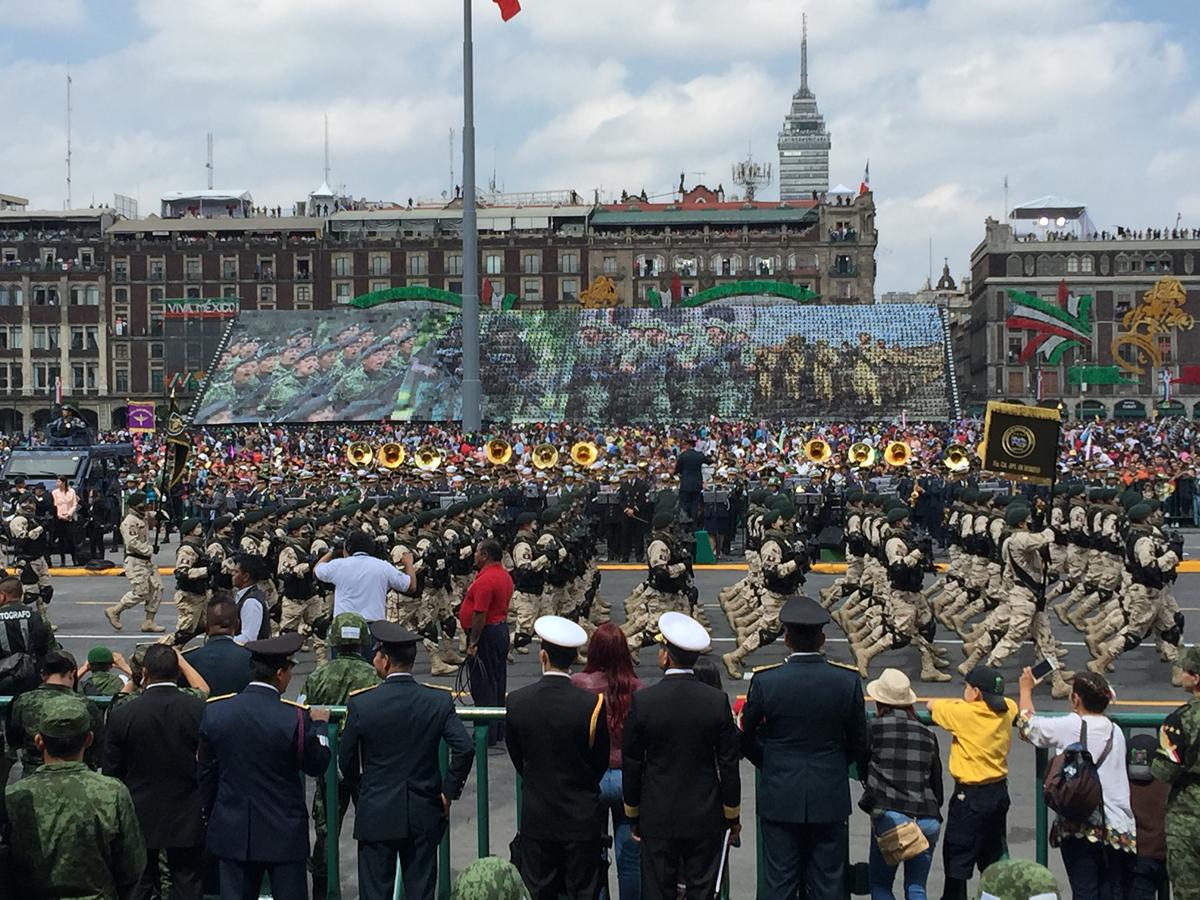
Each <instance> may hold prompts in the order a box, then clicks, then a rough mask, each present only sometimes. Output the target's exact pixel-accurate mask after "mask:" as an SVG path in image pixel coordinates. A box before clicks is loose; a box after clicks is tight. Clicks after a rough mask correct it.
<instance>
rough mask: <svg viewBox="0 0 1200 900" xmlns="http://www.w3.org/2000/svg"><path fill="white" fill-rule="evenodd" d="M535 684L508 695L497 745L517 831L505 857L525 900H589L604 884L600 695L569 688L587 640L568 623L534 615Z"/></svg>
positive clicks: (604, 751) (604, 729) (604, 737)
mask: <svg viewBox="0 0 1200 900" xmlns="http://www.w3.org/2000/svg"><path fill="white" fill-rule="evenodd" d="M533 628H534V631H535V632H536V633H537V636H538V637H539V638H540V639H541V643H542V647H541V651H540V653H539V654H538V655H539V658H540V660H541V664H542V673H543V674H542V678H541V680H539V681H535V682H534V683H533V684H531V685H528V686H526V687H523V688H521V689H520V690H517V691H513V692H512V693H511V694H509V695H508V706H507V715H506V717H505V723H506V724H505V732H504V733H505V743H506V744H507V745H508V755H509V756H510V757H511V758H512V762H513V766H514V767H515V768H516V770H517V774H518V775H520V776H521V778H522V779H523V781H522V790H521V810H520V822H521V831H520V833H519V834H518V835H517V839H516V840H515V841H514V847H513V857H514V860H515V861H516V863H517V868H518V869H519V870H520V872H521V878H522V879H524V881H525V885H526V887H527V888H529V895H530V900H560V898H562V897H565V898H567V900H595V898H596V897H597V896H598V895H599V893H600V888H601V887H602V885H603V884H604V881H605V879H604V865H603V858H602V854H603V832H604V809H603V807H602V806H601V804H600V779H601V777H602V776H603V775H604V773H605V771H606V770H607V769H608V723H607V717H606V716H605V714H604V695H603V694H599V695H597V694H593V693H591V692H590V691H585V690H584V689H583V688H580V687H576V686H575V685H573V684H572V683H571V678H570V668H571V665H572V664H573V663H574V662H575V659H576V657H577V656H578V654H579V648H580V647H582V646H583V645H584V644H586V643H587V633H586V632H585V631H584V630H583V629H582V628H580V627H579V626H578V625H576V624H575V623H574V622H572V621H570V620H569V619H564V618H562V617H560V616H542V617H541V618H539V619H538V620H537V621H536V622H535V623H534V626H533Z"/></svg>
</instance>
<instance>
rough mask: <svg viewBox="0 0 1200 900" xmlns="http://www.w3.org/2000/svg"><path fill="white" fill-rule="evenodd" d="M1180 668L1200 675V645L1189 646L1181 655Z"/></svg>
mask: <svg viewBox="0 0 1200 900" xmlns="http://www.w3.org/2000/svg"><path fill="white" fill-rule="evenodd" d="M1177 665H1178V666H1179V668H1180V669H1181V670H1183V671H1184V672H1191V673H1192V674H1193V675H1200V647H1188V648H1187V649H1185V650H1184V651H1183V653H1181V654H1180V655H1179V662H1178V663H1177Z"/></svg>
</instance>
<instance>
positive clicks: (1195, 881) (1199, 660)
mask: <svg viewBox="0 0 1200 900" xmlns="http://www.w3.org/2000/svg"><path fill="white" fill-rule="evenodd" d="M1180 668H1181V669H1182V670H1183V671H1184V672H1189V673H1192V674H1197V673H1200V648H1198V647H1189V648H1188V649H1187V650H1185V651H1184V652H1183V655H1182V657H1181V659H1180ZM1151 771H1153V772H1154V777H1155V778H1157V779H1159V780H1160V781H1165V782H1167V783H1168V784H1170V785H1171V795H1170V797H1169V799H1168V800H1167V829H1166V830H1167V871H1168V872H1169V873H1170V876H1171V892H1172V894H1173V896H1174V897H1175V900H1197V898H1200V778H1198V777H1197V776H1198V775H1200V696H1194V697H1192V699H1191V700H1189V701H1188V702H1187V703H1185V704H1184V705H1183V706H1180V707H1178V708H1177V709H1176V710H1175V711H1174V712H1172V713H1171V714H1170V715H1168V716H1167V718H1166V719H1165V720H1164V721H1163V726H1162V731H1161V732H1159V746H1158V752H1157V753H1156V754H1155V755H1154V761H1153V762H1152V763H1151Z"/></svg>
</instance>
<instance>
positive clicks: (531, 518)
mask: <svg viewBox="0 0 1200 900" xmlns="http://www.w3.org/2000/svg"><path fill="white" fill-rule="evenodd" d="M537 520H538V517H537V513H535V512H523V513H517V520H516V521H517V525H518V526H520V525H529V524H530V523H532V522H536V521H537Z"/></svg>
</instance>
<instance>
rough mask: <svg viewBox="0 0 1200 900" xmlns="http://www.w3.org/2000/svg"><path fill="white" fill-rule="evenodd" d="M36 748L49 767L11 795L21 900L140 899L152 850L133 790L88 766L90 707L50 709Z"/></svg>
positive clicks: (71, 700)
mask: <svg viewBox="0 0 1200 900" xmlns="http://www.w3.org/2000/svg"><path fill="white" fill-rule="evenodd" d="M34 740H35V741H36V744H37V750H38V752H39V753H40V754H41V756H42V763H43V764H42V766H41V767H40V768H39V769H38V770H37V771H36V772H35V773H33V774H32V775H30V776H29V777H27V778H23V779H21V780H20V781H18V782H17V783H16V784H14V785H13V786H12V787H10V788H8V790H6V791H5V792H4V802H5V806H6V808H7V810H8V827H7V830H8V835H7V836H6V837H7V842H8V844H9V846H10V847H11V849H12V873H11V877H12V882H13V885H14V887H15V890H14V894H13V896H16V897H113V898H119V900H126V898H129V897H132V896H133V894H134V891H136V890H137V886H138V881H139V880H140V879H141V877H142V872H143V870H144V869H145V868H146V845H145V842H144V840H143V838H142V830H141V827H140V826H139V825H138V819H137V814H136V812H135V811H134V808H133V799H132V798H131V797H130V796H129V789H128V788H126V787H125V785H124V784H122V783H121V782H120V781H118V780H117V779H115V778H109V777H107V776H105V775H101V774H99V773H98V772H92V771H90V770H89V769H88V767H87V765H86V764H85V763H84V762H83V757H84V753H85V752H86V750H87V749H88V748H89V747H91V746H94V744H95V735H94V733H93V727H92V716H91V714H90V713H89V711H88V709H87V707H86V706H85V705H84V702H83V701H82V700H81V699H77V698H75V697H73V696H71V695H69V694H67V695H60V696H56V697H54V698H53V699H52V700H50V701H48V702H46V703H45V704H44V705H43V707H42V710H41V715H40V718H39V722H38V725H37V732H36V734H35V736H34Z"/></svg>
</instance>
